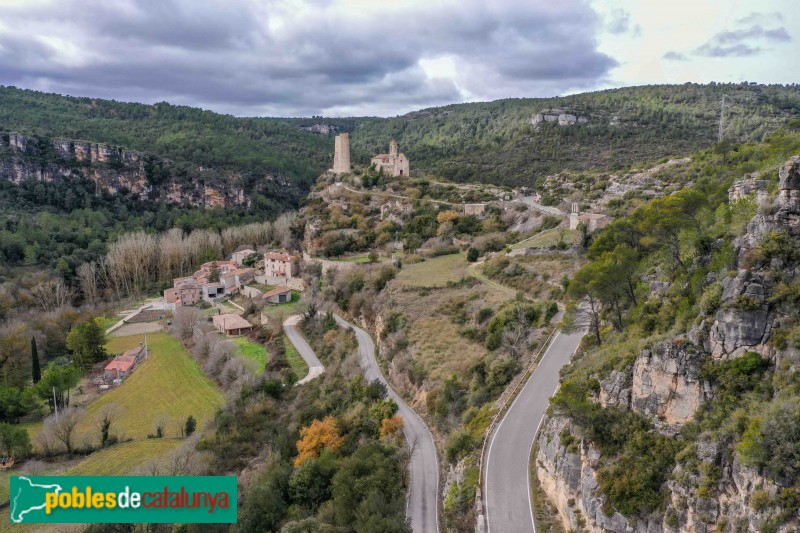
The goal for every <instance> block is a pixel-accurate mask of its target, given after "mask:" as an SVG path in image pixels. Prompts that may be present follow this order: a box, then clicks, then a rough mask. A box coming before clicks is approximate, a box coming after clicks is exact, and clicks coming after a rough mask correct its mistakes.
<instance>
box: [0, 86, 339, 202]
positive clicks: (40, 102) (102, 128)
mask: <svg viewBox="0 0 800 533" xmlns="http://www.w3.org/2000/svg"><path fill="white" fill-rule="evenodd" d="M0 130H3V131H12V132H18V133H25V134H38V135H42V136H45V137H65V138H68V139H79V140H86V141H94V142H103V143H109V144H114V145H117V146H121V147H124V148H128V149H132V150H139V151H142V152H147V153H150V154H154V155H158V156H160V157H165V158H168V159H171V160H174V161H176V162H179V163H189V164H194V165H202V166H206V167H212V168H216V169H218V170H220V171H223V170H228V171H234V172H236V173H248V172H255V173H257V174H258V175H261V176H265V175H275V176H283V177H285V178H288V179H289V180H291V181H294V182H297V183H298V184H302V186H303V187H304V188H306V189H307V188H308V187H309V186H310V185H311V184H312V183H313V182H314V180H315V179H316V177H317V176H318V175H319V173H320V172H321V171H322V170H323V169H325V168H327V166H326V165H328V166H329V165H330V163H329V161H328V159H329V157H328V154H329V152H332V144H331V143H329V142H328V141H326V140H325V139H322V138H320V137H315V136H313V135H311V134H309V133H307V132H304V131H302V130H298V129H297V128H292V127H289V126H287V125H286V124H282V123H281V122H279V121H276V120H271V119H249V118H236V117H233V116H230V115H220V114H218V113H214V112H212V111H204V110H202V109H197V108H192V107H186V106H175V105H171V104H168V103H166V102H162V103H158V104H155V105H146V104H133V103H123V102H117V101H114V100H100V99H96V98H73V97H67V96H61V95H56V94H47V93H40V92H36V91H28V90H22V89H17V88H14V87H0ZM329 144H331V147H329V146H328V145H329Z"/></svg>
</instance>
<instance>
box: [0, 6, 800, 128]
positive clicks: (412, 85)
mask: <svg viewBox="0 0 800 533" xmlns="http://www.w3.org/2000/svg"><path fill="white" fill-rule="evenodd" d="M796 1H797V0H669V1H664V0H586V1H583V0H558V1H555V0H491V1H485V0H396V1H383V0H224V1H223V0H216V1H206V2H201V1H200V0H0V85H14V86H17V87H25V88H31V89H38V90H42V91H48V92H57V93H61V94H69V95H77V96H94V97H102V98H113V99H116V100H125V101H140V102H148V103H151V102H158V101H164V100H166V101H168V102H171V103H175V104H187V105H193V106H199V107H203V108H206V109H212V110H214V111H218V112H223V113H232V114H235V115H253V116H255V115H258V116H265V115H268V116H309V115H320V114H321V115H325V116H344V115H380V116H393V115H398V114H402V113H406V112H408V111H412V110H415V109H420V108H423V107H429V106H436V105H443V104H448V103H454V102H465V101H475V100H494V99H498V98H505V97H520V96H554V95H563V94H568V93H574V92H581V91H586V90H594V89H603V88H608V87H619V86H626V85H641V84H651V83H682V82H686V81H695V82H709V81H723V82H730V81H733V82H738V81H744V80H747V81H758V82H761V83H792V82H798V81H800V79H798V75H797V73H798V72H800V41H798V36H797V35H794V34H793V33H792V29H793V28H797V27H800V24H798V23H800V10H797V9H796V5H794V4H796Z"/></svg>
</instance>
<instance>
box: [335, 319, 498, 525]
mask: <svg viewBox="0 0 800 533" xmlns="http://www.w3.org/2000/svg"><path fill="white" fill-rule="evenodd" d="M336 323H337V324H339V325H340V326H342V327H343V328H348V327H349V328H352V330H353V331H354V332H355V334H356V339H358V353H359V355H360V358H361V367H362V368H363V369H364V374H365V375H366V377H367V380H369V381H374V380H376V379H377V380H379V381H380V382H382V383H383V384H384V385H386V389H387V391H388V394H389V397H390V398H392V399H393V400H394V401H395V402H397V405H398V407H399V408H400V411H399V412H400V415H401V416H402V417H403V422H404V424H403V432H404V433H405V436H406V440H407V441H408V445H409V447H410V448H411V449H412V455H411V465H410V469H411V487H410V488H409V491H408V492H409V495H408V509H407V511H406V514H407V515H408V517H409V518H410V519H411V527H412V529H413V530H414V532H415V533H436V532H438V531H439V507H438V500H439V460H438V458H437V457H436V445H435V444H434V442H433V435H431V432H430V430H429V429H428V426H427V425H425V422H424V421H423V420H422V418H420V416H419V415H418V414H417V413H416V412H415V411H414V410H413V409H411V407H409V406H408V404H406V402H404V401H403V399H402V398H400V396H398V395H397V393H396V392H395V391H394V390H392V388H391V387H390V386H389V383H387V381H386V380H385V379H384V377H383V374H382V373H381V369H380V367H379V366H378V361H377V360H376V359H375V344H374V343H373V342H372V337H370V336H369V333H367V332H366V331H364V330H363V329H361V328H358V327H355V326H353V325H352V324H350V323H349V322H347V321H346V320H344V319H343V318H341V317H339V316H338V315H337V316H336ZM497 531H501V530H499V529H498V530H497Z"/></svg>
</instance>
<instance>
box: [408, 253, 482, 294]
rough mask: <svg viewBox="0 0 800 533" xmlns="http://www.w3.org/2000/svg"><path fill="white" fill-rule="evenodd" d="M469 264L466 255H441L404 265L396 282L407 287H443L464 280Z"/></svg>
mask: <svg viewBox="0 0 800 533" xmlns="http://www.w3.org/2000/svg"><path fill="white" fill-rule="evenodd" d="M467 267H469V262H468V261H467V256H466V254H463V253H461V254H451V255H441V256H439V257H434V258H433V259H428V260H426V261H423V262H421V263H415V264H413V265H406V266H403V268H402V269H401V270H400V272H399V273H398V274H397V278H396V279H397V282H398V283H400V284H402V285H405V286H407V287H444V286H446V285H447V283H448V282H457V281H460V280H462V279H464V278H466V277H467V276H468V275H469V274H468V272H467Z"/></svg>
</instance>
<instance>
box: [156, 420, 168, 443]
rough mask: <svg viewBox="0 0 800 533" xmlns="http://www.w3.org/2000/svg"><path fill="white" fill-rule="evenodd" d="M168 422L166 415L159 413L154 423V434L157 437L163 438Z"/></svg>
mask: <svg viewBox="0 0 800 533" xmlns="http://www.w3.org/2000/svg"><path fill="white" fill-rule="evenodd" d="M168 423H169V419H168V418H167V416H166V415H159V416H158V417H157V418H156V420H155V422H154V423H153V436H154V437H155V438H157V439H160V438H162V437H163V436H164V435H165V434H166V431H167V424H168Z"/></svg>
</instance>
